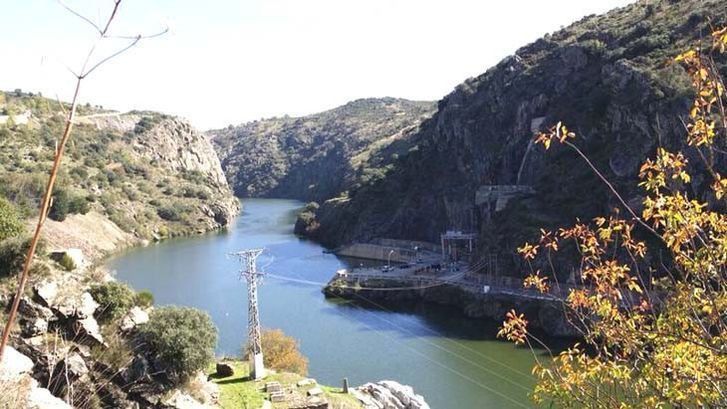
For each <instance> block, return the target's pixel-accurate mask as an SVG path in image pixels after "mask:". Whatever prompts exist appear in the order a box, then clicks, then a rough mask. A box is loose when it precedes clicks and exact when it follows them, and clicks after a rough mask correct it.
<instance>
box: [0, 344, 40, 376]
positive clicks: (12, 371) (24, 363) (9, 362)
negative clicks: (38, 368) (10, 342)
mask: <svg viewBox="0 0 727 409" xmlns="http://www.w3.org/2000/svg"><path fill="white" fill-rule="evenodd" d="M31 370H33V361H31V360H30V358H28V357H27V356H25V355H23V354H21V353H20V352H18V350H17V349H15V348H13V347H11V346H6V347H5V353H4V354H3V360H2V362H0V381H4V382H15V381H18V380H19V379H20V378H21V377H22V376H23V375H27V374H29V373H30V371H31Z"/></svg>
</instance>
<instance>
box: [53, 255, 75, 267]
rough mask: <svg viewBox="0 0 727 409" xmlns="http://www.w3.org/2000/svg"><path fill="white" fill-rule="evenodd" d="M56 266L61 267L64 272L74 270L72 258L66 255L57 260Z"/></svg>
mask: <svg viewBox="0 0 727 409" xmlns="http://www.w3.org/2000/svg"><path fill="white" fill-rule="evenodd" d="M58 264H60V265H61V267H63V268H64V269H65V270H66V271H73V270H75V269H76V267H77V266H76V262H75V261H73V257H71V256H69V255H68V254H64V255H63V257H61V259H60V260H58Z"/></svg>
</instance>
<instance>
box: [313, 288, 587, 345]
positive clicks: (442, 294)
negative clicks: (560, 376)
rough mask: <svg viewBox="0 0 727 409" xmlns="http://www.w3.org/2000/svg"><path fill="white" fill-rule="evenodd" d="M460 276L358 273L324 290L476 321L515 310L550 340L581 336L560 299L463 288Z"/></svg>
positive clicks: (331, 294) (334, 295)
mask: <svg viewBox="0 0 727 409" xmlns="http://www.w3.org/2000/svg"><path fill="white" fill-rule="evenodd" d="M460 279H461V277H460V276H459V275H454V276H453V277H452V278H451V279H447V277H439V278H431V277H430V278H427V277H415V279H414V280H412V279H407V277H402V278H399V279H397V278H396V277H395V276H394V275H393V274H391V275H390V276H387V275H380V276H370V277H363V276H360V275H359V276H357V275H355V274H337V275H336V276H334V277H333V278H332V279H331V281H329V283H328V285H326V286H325V287H324V288H323V293H324V294H325V296H326V297H330V298H342V299H347V300H353V301H359V302H362V303H363V304H373V305H377V304H381V305H385V306H391V305H401V304H411V303H420V302H423V303H430V304H436V305H442V306H448V307H454V308H456V309H457V310H458V311H460V312H461V313H462V314H463V315H464V316H466V317H468V318H475V319H489V320H494V321H497V322H500V321H502V320H503V319H504V317H505V314H506V313H507V312H508V311H510V310H512V309H514V310H516V311H518V312H523V313H525V314H526V316H527V317H528V318H529V319H530V326H531V328H534V329H537V330H539V331H541V332H543V333H544V334H546V335H547V336H549V337H556V338H574V337H578V335H579V334H578V333H577V332H576V330H575V328H573V326H572V325H571V324H570V323H569V322H568V320H567V317H566V315H565V312H564V310H563V301H562V300H560V299H557V298H548V297H542V296H541V297H538V296H536V295H529V294H525V293H524V294H516V293H513V292H512V291H507V292H505V291H497V290H496V289H495V288H490V287H488V288H487V291H484V288H482V291H479V289H480V288H481V287H484V286H478V287H477V289H478V291H475V290H474V287H473V286H464V285H462V284H461V283H460V282H459V280H460Z"/></svg>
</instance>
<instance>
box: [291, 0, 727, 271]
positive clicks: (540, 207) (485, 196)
mask: <svg viewBox="0 0 727 409" xmlns="http://www.w3.org/2000/svg"><path fill="white" fill-rule="evenodd" d="M710 20H711V24H713V25H715V26H719V25H723V24H725V23H727V2H724V1H721V0H708V1H696V0H692V1H640V2H638V3H636V4H633V5H630V6H627V7H624V8H621V9H617V10H613V11H611V12H609V13H607V14H605V15H601V16H588V17H585V18H583V19H582V20H581V21H578V22H576V23H574V24H573V25H571V26H570V27H567V28H564V29H562V30H560V31H558V32H555V33H553V34H550V35H546V36H545V37H544V38H542V39H540V40H538V41H536V42H534V43H532V44H530V45H527V46H525V47H523V48H521V49H519V50H517V51H516V52H515V53H514V54H513V55H512V56H510V57H508V58H506V59H504V60H503V61H502V62H500V63H499V64H498V65H496V66H494V67H492V68H491V69H489V70H488V71H487V72H485V73H484V74H482V75H480V76H478V77H476V78H470V79H468V80H466V81H465V82H464V83H462V84H461V85H459V86H458V87H457V88H456V89H455V90H454V91H453V92H452V93H451V94H449V95H447V96H446V97H445V98H444V99H442V100H441V101H440V102H439V105H438V109H437V112H436V113H435V114H434V115H433V116H432V117H431V119H428V120H426V121H424V123H423V124H422V125H421V126H420V129H419V130H418V131H417V132H416V133H415V134H413V135H411V136H410V139H409V143H410V145H411V148H410V149H409V152H408V154H405V155H399V157H398V159H397V160H396V161H395V162H394V165H393V166H391V168H390V169H389V170H388V171H387V173H386V174H385V176H384V177H382V178H381V179H379V180H377V181H376V182H375V183H372V184H367V185H362V186H361V187H360V188H359V189H351V190H350V191H349V192H347V194H344V195H341V196H340V197H337V198H335V199H332V200H329V201H326V202H325V203H322V204H321V207H320V208H319V209H317V210H316V211H315V214H314V215H311V214H307V215H306V220H305V222H306V223H307V224H309V225H310V226H312V227H313V228H310V229H308V231H309V232H310V235H311V236H313V237H315V238H317V239H319V240H321V241H323V242H325V243H327V244H331V245H335V244H339V243H344V242H349V241H352V240H366V239H370V238H373V237H380V236H384V237H392V238H409V239H419V240H429V241H435V242H436V241H438V237H439V234H440V232H442V231H444V230H445V229H451V228H457V229H463V230H475V231H477V232H479V243H478V246H479V252H480V254H493V253H494V254H498V255H499V256H500V257H499V262H498V263H499V269H500V271H501V272H503V273H507V272H513V271H515V269H514V267H515V266H514V265H513V263H514V262H515V261H514V260H515V257H514V251H513V249H514V248H515V247H516V246H517V245H519V244H521V243H522V242H523V241H524V240H526V239H532V238H533V234H534V233H535V232H536V231H537V230H536V229H537V228H539V227H540V226H557V225H562V224H565V223H571V222H573V221H574V220H575V218H576V217H580V218H582V219H588V218H590V217H592V216H594V215H596V214H600V213H603V212H607V211H608V210H609V209H611V208H613V207H614V206H616V205H617V203H616V201H615V200H614V198H613V197H612V196H611V195H609V193H608V192H607V190H606V187H605V186H603V184H602V183H600V182H599V181H598V180H597V179H596V177H595V175H594V174H593V172H591V171H590V170H589V169H588V168H587V167H586V166H585V164H584V163H583V162H582V161H581V159H580V158H578V157H577V156H576V155H575V154H574V153H573V152H572V151H569V150H566V149H551V151H549V152H548V154H547V155H545V153H544V151H543V150H542V148H541V147H534V146H532V144H531V140H532V137H533V135H534V133H536V132H538V131H540V130H545V129H547V128H548V127H549V126H551V125H554V124H555V123H556V122H557V121H560V120H562V121H564V123H566V124H569V127H570V128H571V129H573V130H574V131H575V132H576V133H577V134H578V135H579V136H580V137H579V139H578V140H577V144H578V146H580V147H581V148H582V150H584V151H585V153H586V154H587V155H588V156H589V157H590V158H591V159H592V160H593V162H594V163H595V165H596V166H597V167H598V168H599V169H600V170H601V171H603V172H604V174H605V175H606V176H607V177H608V178H609V179H610V180H611V181H613V182H614V183H615V184H616V186H617V187H618V188H619V189H620V190H621V192H623V194H624V195H625V197H627V198H628V200H629V201H630V202H631V203H632V204H634V205H636V206H638V205H639V203H640V200H641V196H640V195H641V192H640V191H639V190H638V189H636V188H635V181H636V173H637V170H638V167H639V165H640V163H641V161H643V160H644V159H645V158H646V157H647V156H649V155H652V154H653V153H654V152H655V149H656V147H657V146H659V145H662V146H667V147H677V146H678V145H680V144H681V143H682V139H683V125H682V123H681V121H680V118H682V117H684V116H686V115H687V114H688V108H689V106H690V103H691V99H690V98H691V87H690V82H689V79H688V77H687V76H686V74H685V73H684V72H683V69H682V68H681V67H680V66H679V65H678V64H673V63H671V61H672V59H673V57H674V56H676V55H677V54H678V53H680V52H682V51H683V50H685V49H687V48H690V47H693V46H694V45H695V44H698V43H699V40H700V38H703V37H706V36H708V35H709V33H710V32H711V31H710V30H709V24H710V23H709V22H710ZM718 63H719V64H722V65H721V67H722V70H723V72H724V73H725V74H727V71H726V70H725V68H724V67H725V65H724V61H719V62H718ZM725 159H726V158H725V157H724V156H722V157H720V158H717V159H716V160H717V161H718V162H717V165H719V166H721V167H722V169H724V168H725V165H726V163H725ZM693 162H695V163H696V162H699V160H698V159H697V158H694V161H693ZM702 181H703V179H702V178H699V177H697V178H695V179H694V180H693V182H692V184H693V190H694V191H695V192H697V193H698V192H700V191H701V190H702V186H701V183H702ZM309 213H310V211H309ZM301 230H303V229H301Z"/></svg>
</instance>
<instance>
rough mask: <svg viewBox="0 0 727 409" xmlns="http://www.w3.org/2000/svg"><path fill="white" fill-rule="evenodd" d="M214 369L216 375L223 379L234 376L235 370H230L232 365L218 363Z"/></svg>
mask: <svg viewBox="0 0 727 409" xmlns="http://www.w3.org/2000/svg"><path fill="white" fill-rule="evenodd" d="M215 369H216V370H217V375H219V376H220V377H223V378H227V377H228V376H232V375H234V374H235V370H234V369H233V368H232V365H230V364H227V363H224V362H218V363H217V365H216V366H215Z"/></svg>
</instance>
